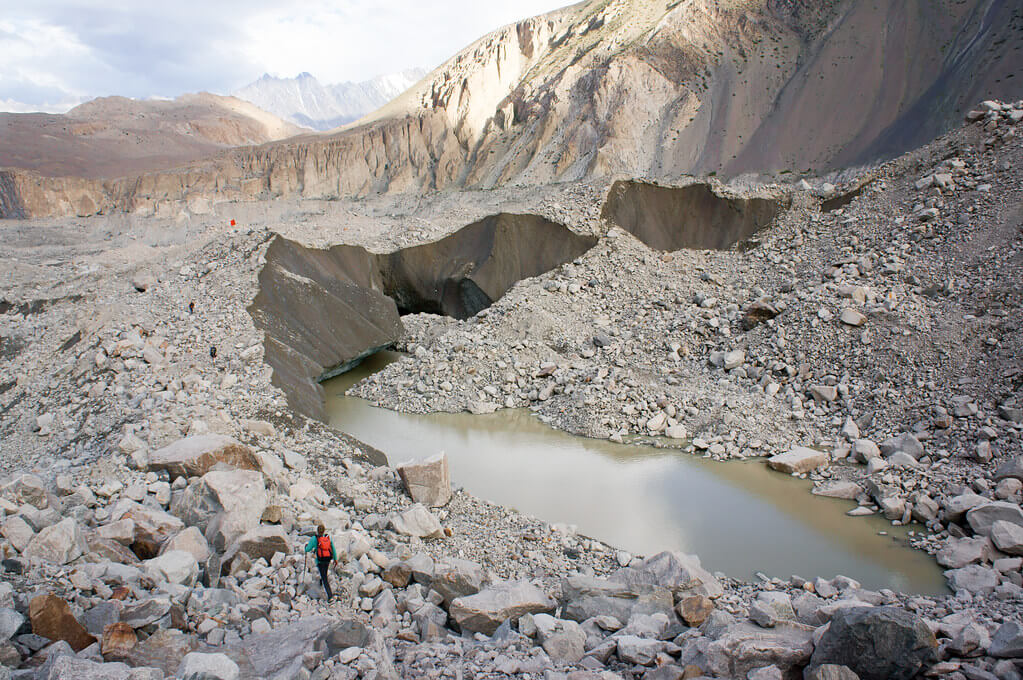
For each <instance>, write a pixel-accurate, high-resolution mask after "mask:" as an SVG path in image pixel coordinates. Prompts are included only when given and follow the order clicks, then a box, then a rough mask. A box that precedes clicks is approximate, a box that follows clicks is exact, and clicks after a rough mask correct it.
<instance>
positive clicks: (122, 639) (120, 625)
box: [100, 621, 139, 661]
mask: <svg viewBox="0 0 1023 680" xmlns="http://www.w3.org/2000/svg"><path fill="white" fill-rule="evenodd" d="M138 642H139V639H138V636H137V635H136V634H135V630H134V629H133V628H132V627H131V626H129V625H128V624H127V623H124V622H121V621H117V622H115V623H111V624H110V625H108V626H106V627H104V628H103V638H102V640H100V653H101V654H102V655H103V658H104V659H106V660H107V661H119V660H122V659H125V658H127V657H128V653H129V652H131V650H132V649H133V648H134V647H135V645H137V644H138Z"/></svg>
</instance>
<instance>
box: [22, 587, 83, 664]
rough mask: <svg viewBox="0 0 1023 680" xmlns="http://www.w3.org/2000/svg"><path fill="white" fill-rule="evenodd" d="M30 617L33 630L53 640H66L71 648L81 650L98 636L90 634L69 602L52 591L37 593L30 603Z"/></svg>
mask: <svg viewBox="0 0 1023 680" xmlns="http://www.w3.org/2000/svg"><path fill="white" fill-rule="evenodd" d="M28 618H29V621H30V622H31V623H32V632H33V633H35V634H36V635H42V636H43V637H45V638H49V639H51V640H54V641H56V640H64V641H65V642H67V643H68V644H69V645H71V649H73V650H75V651H76V652H80V651H82V650H83V649H85V648H86V647H88V646H89V645H91V644H92V643H94V642H96V638H94V637H93V636H91V635H89V631H87V630H86V629H85V626H83V625H82V624H81V623H79V621H78V619H76V618H75V615H74V614H73V613H72V612H71V607H70V606H68V603H67V602H65V601H64V600H62V599H60V598H59V597H57V596H56V595H53V594H51V593H43V594H42V595H36V596H35V597H34V598H32V601H31V602H29V605H28Z"/></svg>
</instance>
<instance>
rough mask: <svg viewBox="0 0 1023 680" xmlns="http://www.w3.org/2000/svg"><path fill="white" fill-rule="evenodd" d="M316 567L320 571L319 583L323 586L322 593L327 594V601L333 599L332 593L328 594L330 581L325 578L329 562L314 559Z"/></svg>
mask: <svg viewBox="0 0 1023 680" xmlns="http://www.w3.org/2000/svg"><path fill="white" fill-rule="evenodd" d="M316 566H317V568H318V569H319V570H320V583H322V584H323V592H325V593H327V599H328V600H329V599H330V598H332V597H334V595H333V593H331V592H330V580H329V579H328V578H327V574H328V570H329V569H330V560H329V559H327V560H321V559H319V558H317V559H316Z"/></svg>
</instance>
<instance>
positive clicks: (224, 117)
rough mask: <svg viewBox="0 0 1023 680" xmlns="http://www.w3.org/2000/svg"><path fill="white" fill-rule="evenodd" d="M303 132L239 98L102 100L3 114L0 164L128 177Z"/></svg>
mask: <svg viewBox="0 0 1023 680" xmlns="http://www.w3.org/2000/svg"><path fill="white" fill-rule="evenodd" d="M300 132H303V130H301V129H299V128H297V127H295V126H294V125H292V124H290V123H287V122H285V121H283V120H280V119H279V118H277V117H276V116H273V115H271V114H269V113H267V112H266V111H261V110H260V109H258V108H256V107H255V106H253V105H252V104H249V103H248V102H243V101H241V100H239V99H235V98H234V97H220V96H217V95H212V94H208V93H205V92H204V93H201V94H188V95H184V96H181V97H178V98H177V99H175V100H173V101H138V100H134V99H127V98H124V97H103V98H100V99H94V100H92V101H90V102H86V103H85V104H82V105H80V106H77V107H75V108H73V109H71V110H70V111H68V112H67V113H66V114H62V115H53V114H45V113H0V167H17V168H26V169H30V170H35V171H37V172H39V173H41V174H43V175H54V176H78V177H93V178H95V177H122V176H124V175H126V174H130V173H139V172H148V171H152V170H160V169H165V168H172V167H175V166H179V165H183V164H185V163H190V162H192V161H194V160H196V159H198V158H203V157H206V156H210V155H212V154H214V153H216V152H218V151H220V150H222V149H224V148H225V147H233V146H243V145H251V144H263V143H266V142H271V141H275V140H278V139H284V138H285V137H291V136H293V135H296V134H299V133H300Z"/></svg>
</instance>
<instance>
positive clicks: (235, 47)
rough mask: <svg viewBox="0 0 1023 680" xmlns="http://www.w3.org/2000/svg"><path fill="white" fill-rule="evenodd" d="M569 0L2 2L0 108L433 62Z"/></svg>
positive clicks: (365, 72) (226, 89) (356, 73)
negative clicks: (266, 78) (489, 33)
mask: <svg viewBox="0 0 1023 680" xmlns="http://www.w3.org/2000/svg"><path fill="white" fill-rule="evenodd" d="M567 4H571V0H518V1H513V2H507V0H437V1H433V2H431V1H429V0H389V1H388V2H386V3H381V2H379V0H305V1H304V2H298V3H282V2H280V0H272V1H271V0H245V2H241V1H239V0H163V1H159V0H91V1H76V0H0V111H49V112H61V111H66V110H67V109H68V108H70V107H71V106H74V105H75V104H78V103H80V102H82V101H84V100H87V99H92V98H94V97H100V96H107V95H123V96H127V97H141V98H146V97H174V96H177V95H179V94H182V93H185V92H198V91H202V90H205V91H209V92H216V93H219V94H228V93H230V92H232V91H234V90H236V89H238V88H239V87H241V86H243V85H246V84H248V83H250V82H251V81H253V80H255V79H257V78H258V77H259V76H261V75H262V74H263V73H270V74H272V75H276V76H281V77H292V76H295V75H298V74H299V73H301V72H303V71H308V72H309V73H312V74H313V75H314V76H316V77H317V78H318V79H319V80H320V81H321V82H324V83H334V82H339V81H343V80H354V81H359V80H367V79H369V78H372V77H373V76H376V75H380V74H384V73H393V72H395V71H401V70H404V69H406V68H412V67H421V68H425V69H428V70H429V69H432V68H433V67H434V66H437V65H438V64H440V63H441V62H442V61H444V60H445V59H446V58H448V57H450V56H451V55H453V54H454V53H455V52H457V51H458V50H460V49H461V48H462V47H465V46H466V45H468V44H469V43H471V42H472V41H473V40H475V39H476V38H478V37H480V36H482V35H483V34H484V33H486V32H488V31H490V30H493V29H495V28H498V27H499V26H503V25H504V24H508V23H512V22H514V21H517V20H519V19H523V18H525V17H528V16H532V15H535V14H540V13H542V12H547V11H550V10H552V9H556V8H558V7H561V6H564V5H567Z"/></svg>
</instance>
